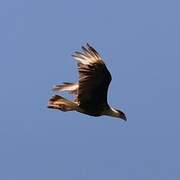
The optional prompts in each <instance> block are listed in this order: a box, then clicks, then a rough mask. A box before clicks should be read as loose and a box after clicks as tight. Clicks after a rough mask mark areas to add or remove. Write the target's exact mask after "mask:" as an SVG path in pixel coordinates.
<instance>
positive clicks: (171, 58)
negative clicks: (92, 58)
mask: <svg viewBox="0 0 180 180" xmlns="http://www.w3.org/2000/svg"><path fill="white" fill-rule="evenodd" d="M179 7H180V2H179V1H174V0H172V1H167V0H151V1H145V0H144V1H139V0H137V1H134V0H128V1H125V0H123V1H118V0H111V1H95V0H91V1H85V0H76V1H69V0H61V1H57V0H52V1H46V0H31V1H27V0H26V1H25V0H16V1H14V0H2V1H1V2H0V20H1V28H0V39H1V40H0V49H1V53H0V59H1V60H0V62H1V63H0V82H1V93H0V107H1V113H0V171H1V172H0V179H3V180H16V179H17V180H32V179H33V180H39V179H43V180H49V179H53V180H59V179H66V180H72V179H78V180H84V179H87V180H90V179H93V180H99V179H103V180H109V179H113V180H119V179H123V180H129V179H138V180H141V179H142V180H144V179H146V180H160V179H162V180H179V179H180V164H179V162H180V156H179V152H180V144H179V137H180V131H179V127H180V121H179V120H180V115H179V107H180V95H179V92H180V84H179V77H180V70H179V67H180V51H179V49H180V33H179V32H180V21H179V17H180V11H179ZM86 42H89V43H90V44H92V45H93V46H94V47H95V48H96V49H97V50H98V51H99V52H100V53H101V55H102V56H103V58H104V60H105V62H106V64H107V66H108V68H109V70H110V71H111V74H112V77H113V80H112V82H111V85H110V89H109V94H108V99H109V103H110V104H111V105H112V106H114V107H116V108H121V109H122V110H123V111H125V112H126V114H127V117H128V122H123V121H120V120H118V119H115V118H110V117H99V118H93V117H90V116H86V115H82V114H79V113H75V112H69V113H63V112H59V111H54V110H50V109H47V108H46V105H47V101H48V98H49V97H50V96H51V95H52V92H51V87H52V85H54V84H57V83H61V82H63V81H70V82H73V81H74V82H76V81H77V77H78V74H77V70H76V64H75V61H74V60H73V59H72V58H71V56H70V55H71V54H72V53H73V52H74V51H75V50H79V49H80V47H81V46H82V45H84V44H85V43H86Z"/></svg>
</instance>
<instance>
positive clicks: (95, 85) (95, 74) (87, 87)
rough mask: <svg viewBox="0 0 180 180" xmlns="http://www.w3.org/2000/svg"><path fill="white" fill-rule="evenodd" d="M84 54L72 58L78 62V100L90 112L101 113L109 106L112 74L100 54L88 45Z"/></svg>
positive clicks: (76, 54) (79, 53)
mask: <svg viewBox="0 0 180 180" xmlns="http://www.w3.org/2000/svg"><path fill="white" fill-rule="evenodd" d="M82 50H83V52H75V53H74V54H73V55H72V56H73V57H74V58H75V59H76V60H77V61H78V71H79V89H78V97H77V100H78V102H79V106H80V107H81V108H83V109H86V110H87V111H89V112H94V111H98V110H99V111H100V110H101V109H102V108H104V106H107V91H108V87H109V84H110V82H111V74H110V72H109V71H108V69H107V68H106V65H105V64H104V62H103V60H102V58H101V56H100V55H99V53H98V52H97V51H96V50H95V49H94V48H93V47H91V46H90V45H89V44H87V46H86V47H82Z"/></svg>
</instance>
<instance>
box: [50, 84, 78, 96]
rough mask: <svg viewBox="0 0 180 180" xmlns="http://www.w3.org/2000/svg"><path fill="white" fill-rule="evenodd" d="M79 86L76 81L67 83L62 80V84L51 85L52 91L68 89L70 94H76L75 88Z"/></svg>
mask: <svg viewBox="0 0 180 180" xmlns="http://www.w3.org/2000/svg"><path fill="white" fill-rule="evenodd" d="M78 88H79V84H78V83H67V82H64V84H59V85H56V86H55V87H53V89H52V90H53V91H55V92H63V91H68V92H69V93H70V94H74V95H77V90H78Z"/></svg>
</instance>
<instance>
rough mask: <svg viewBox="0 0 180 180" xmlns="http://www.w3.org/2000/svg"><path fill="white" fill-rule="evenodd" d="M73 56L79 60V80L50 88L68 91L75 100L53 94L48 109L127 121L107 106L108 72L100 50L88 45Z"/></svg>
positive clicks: (109, 80)
mask: <svg viewBox="0 0 180 180" xmlns="http://www.w3.org/2000/svg"><path fill="white" fill-rule="evenodd" d="M72 56H73V57H74V58H75V60H77V62H78V71H79V82H78V83H66V82H65V83H64V84H61V85H56V86H55V87H54V88H53V91H55V92H62V91H68V92H69V93H71V94H73V95H74V96H75V100H74V101H70V100H67V99H65V98H64V97H62V96H59V95H55V96H53V97H52V98H51V99H50V100H49V102H48V108H53V109H59V110H61V111H78V112H80V113H84V114H88V115H91V116H101V115H107V116H112V117H117V118H121V119H123V120H125V121H126V120H127V119H126V116H125V114H124V113H123V112H122V111H120V110H117V109H114V108H112V107H110V106H109V105H108V102H107V92H108V87H109V84H110V82H111V74H110V72H109V71H108V69H107V67H106V65H105V63H104V62H103V60H102V58H101V56H100V55H99V53H98V52H97V51H96V50H95V49H94V48H93V47H92V46H90V45H89V44H87V45H86V47H82V52H75V53H74V54H73V55H72Z"/></svg>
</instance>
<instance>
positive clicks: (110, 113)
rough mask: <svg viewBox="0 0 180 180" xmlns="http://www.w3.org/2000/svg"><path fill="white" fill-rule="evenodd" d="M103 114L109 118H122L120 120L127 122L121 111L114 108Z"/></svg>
mask: <svg viewBox="0 0 180 180" xmlns="http://www.w3.org/2000/svg"><path fill="white" fill-rule="evenodd" d="M103 114H104V115H107V116H111V117H116V118H120V119H123V120H124V121H127V118H126V115H125V114H124V113H123V112H122V111H121V110H118V109H114V108H112V107H109V108H108V109H106V110H105V111H104V113H103Z"/></svg>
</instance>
